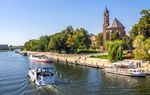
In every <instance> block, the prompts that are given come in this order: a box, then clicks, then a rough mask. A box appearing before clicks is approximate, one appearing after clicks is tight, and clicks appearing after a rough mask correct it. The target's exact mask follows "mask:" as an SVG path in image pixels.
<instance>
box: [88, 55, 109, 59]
mask: <svg viewBox="0 0 150 95" xmlns="http://www.w3.org/2000/svg"><path fill="white" fill-rule="evenodd" d="M90 57H91V58H99V59H108V55H91V56H90Z"/></svg>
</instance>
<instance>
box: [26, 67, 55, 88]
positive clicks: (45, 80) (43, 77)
mask: <svg viewBox="0 0 150 95" xmlns="http://www.w3.org/2000/svg"><path fill="white" fill-rule="evenodd" d="M28 77H29V79H30V80H31V81H33V82H34V83H35V84H36V85H38V86H45V85H52V84H54V73H53V70H52V68H48V67H45V68H38V69H31V70H29V71H28Z"/></svg>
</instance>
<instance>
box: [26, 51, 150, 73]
mask: <svg viewBox="0 0 150 95" xmlns="http://www.w3.org/2000/svg"><path fill="white" fill-rule="evenodd" d="M26 52H27V53H28V54H42V55H46V56H48V57H50V58H53V59H54V60H55V61H60V62H65V63H67V64H75V65H81V66H87V67H94V68H100V69H103V68H105V67H108V66H109V65H110V64H111V62H110V61H109V60H107V59H99V58H90V56H91V55H96V54H59V53H50V52H31V51H26ZM127 61H131V62H132V63H133V64H134V65H136V63H137V62H141V63H142V65H141V67H139V68H141V69H143V70H146V71H150V70H149V68H150V64H149V63H148V62H146V61H145V62H144V61H142V60H134V59H132V60H127Z"/></svg>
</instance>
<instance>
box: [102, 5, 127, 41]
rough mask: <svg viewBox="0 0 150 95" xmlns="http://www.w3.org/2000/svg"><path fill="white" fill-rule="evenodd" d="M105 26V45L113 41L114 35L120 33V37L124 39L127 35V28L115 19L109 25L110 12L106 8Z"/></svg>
mask: <svg viewBox="0 0 150 95" xmlns="http://www.w3.org/2000/svg"><path fill="white" fill-rule="evenodd" d="M103 15H104V24H103V43H105V41H107V40H111V38H112V34H114V33H115V32H118V34H119V37H120V38H123V37H124V36H125V34H126V32H125V30H124V29H125V27H124V26H123V25H122V24H121V22H120V21H119V20H118V19H117V18H115V19H114V20H113V22H112V23H111V24H109V11H108V9H107V8H106V9H105V11H104V14H103Z"/></svg>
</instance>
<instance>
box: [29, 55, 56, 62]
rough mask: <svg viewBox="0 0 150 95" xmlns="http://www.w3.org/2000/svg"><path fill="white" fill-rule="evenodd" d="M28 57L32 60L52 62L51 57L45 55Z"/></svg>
mask: <svg viewBox="0 0 150 95" xmlns="http://www.w3.org/2000/svg"><path fill="white" fill-rule="evenodd" d="M29 59H30V60H31V61H33V62H44V63H53V61H54V60H53V59H52V58H48V57H47V56H45V55H30V57H29Z"/></svg>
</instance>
